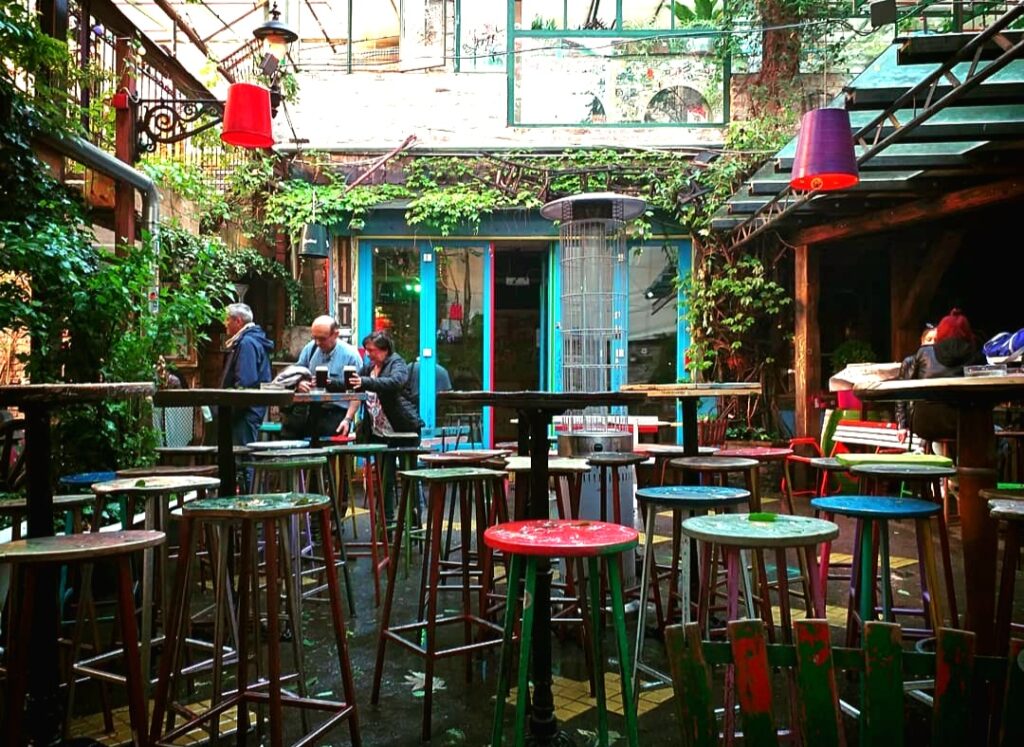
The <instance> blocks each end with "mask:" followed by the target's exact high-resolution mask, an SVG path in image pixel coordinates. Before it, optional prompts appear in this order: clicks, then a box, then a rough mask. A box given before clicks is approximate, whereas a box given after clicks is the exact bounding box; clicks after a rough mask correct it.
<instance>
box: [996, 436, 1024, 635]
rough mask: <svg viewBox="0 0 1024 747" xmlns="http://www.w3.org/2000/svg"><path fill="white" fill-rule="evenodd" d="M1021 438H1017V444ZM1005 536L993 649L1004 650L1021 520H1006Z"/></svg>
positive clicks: (1011, 613)
mask: <svg viewBox="0 0 1024 747" xmlns="http://www.w3.org/2000/svg"><path fill="white" fill-rule="evenodd" d="M1022 442H1024V441H1022V440H1018V441H1017V443H1018V445H1019V444H1021V443H1022ZM1005 526H1006V538H1005V545H1004V547H1003V568H1002V571H1001V573H1000V581H999V600H998V602H997V606H996V643H995V648H994V650H995V651H1006V647H1007V646H1008V645H1009V643H1010V620H1011V619H1012V616H1013V587H1014V584H1015V581H1016V577H1017V567H1018V566H1019V565H1020V527H1021V522H1019V521H1010V522H1006V524H1005Z"/></svg>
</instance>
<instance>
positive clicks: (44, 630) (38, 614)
mask: <svg viewBox="0 0 1024 747" xmlns="http://www.w3.org/2000/svg"><path fill="white" fill-rule="evenodd" d="M155 390H156V387H155V386H154V385H153V384H152V383H150V382H124V383H114V384H29V385H25V386H0V407H17V408H18V409H19V410H21V411H22V412H23V413H24V414H25V465H26V472H27V475H26V478H27V479H26V484H27V488H28V511H27V514H28V536H29V537H47V536H51V535H53V489H52V487H51V486H50V466H51V459H52V448H51V447H52V443H51V435H50V414H51V412H52V411H53V410H57V409H61V408H64V407H70V406H73V405H87V404H93V403H96V402H105V401H110V400H123V399H131V398H133V397H147V396H149V395H151V394H152V393H153V392H154V391H155ZM58 580H59V573H58V570H57V567H56V566H52V567H51V566H46V567H41V568H39V569H38V570H37V571H36V579H35V583H36V594H35V604H34V606H33V609H32V611H31V613H30V614H31V615H32V620H33V622H32V636H31V640H29V641H15V642H13V645H16V646H25V645H27V646H29V650H30V651H31V656H32V666H31V667H29V668H28V683H27V684H28V687H27V693H28V698H27V703H26V714H25V722H26V724H27V731H28V735H29V739H30V740H31V741H32V743H33V744H39V745H49V744H54V743H57V742H59V740H60V732H61V724H62V723H63V708H62V706H61V702H60V673H59V671H58V647H57V637H58V634H59V626H58V622H57V616H58V614H59V612H58V609H57V586H58Z"/></svg>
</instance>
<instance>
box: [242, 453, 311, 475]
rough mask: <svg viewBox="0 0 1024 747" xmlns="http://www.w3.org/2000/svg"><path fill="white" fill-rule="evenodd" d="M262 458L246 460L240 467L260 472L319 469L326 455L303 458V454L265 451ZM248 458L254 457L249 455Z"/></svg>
mask: <svg viewBox="0 0 1024 747" xmlns="http://www.w3.org/2000/svg"><path fill="white" fill-rule="evenodd" d="M303 451H305V449H303ZM263 454H264V456H261V457H259V458H258V459H255V460H250V459H246V460H245V461H243V462H242V466H243V467H245V468H246V469H248V468H249V467H255V468H256V469H261V470H272V471H274V470H277V471H280V470H288V469H303V468H305V467H320V466H322V465H325V464H327V455H326V454H324V453H322V452H319V453H316V454H310V455H309V456H305V455H303V454H295V455H294V456H293V454H294V452H292V451H265V452H263ZM250 456H254V455H252V454H250Z"/></svg>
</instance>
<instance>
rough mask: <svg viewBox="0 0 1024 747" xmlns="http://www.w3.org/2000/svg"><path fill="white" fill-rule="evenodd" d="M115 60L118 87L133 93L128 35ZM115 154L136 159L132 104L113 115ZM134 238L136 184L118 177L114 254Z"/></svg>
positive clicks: (131, 160)
mask: <svg viewBox="0 0 1024 747" xmlns="http://www.w3.org/2000/svg"><path fill="white" fill-rule="evenodd" d="M114 54H115V64H116V66H117V70H118V71H119V72H120V76H121V78H120V80H119V81H118V90H119V91H127V92H128V93H129V94H134V93H135V77H134V76H133V75H132V73H131V66H130V64H129V63H130V62H131V54H132V52H131V46H130V45H129V39H128V38H127V37H121V36H119V37H118V38H117V44H116V46H115V48H114ZM114 155H116V156H117V157H118V158H119V159H120V160H122V161H124V162H125V163H127V164H129V165H130V164H133V163H134V162H135V107H133V106H129V107H128V108H127V109H118V110H117V112H116V113H115V115H114ZM134 241H135V188H134V187H132V185H131V184H128V183H127V182H123V181H120V180H119V181H118V182H117V191H116V193H115V196H114V242H115V251H116V252H117V254H123V250H122V249H121V248H120V247H122V246H125V245H129V244H132V243H133V242H134Z"/></svg>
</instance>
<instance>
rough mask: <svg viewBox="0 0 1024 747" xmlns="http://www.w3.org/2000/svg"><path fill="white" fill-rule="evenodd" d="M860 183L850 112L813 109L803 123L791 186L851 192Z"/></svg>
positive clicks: (790, 179)
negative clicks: (849, 190)
mask: <svg viewBox="0 0 1024 747" xmlns="http://www.w3.org/2000/svg"><path fill="white" fill-rule="evenodd" d="M859 181H860V175H859V173H858V171H857V154H856V152H855V151H854V148H853V135H852V133H851V131H850V113H849V112H848V111H846V109H832V108H824V109H812V110H811V111H809V112H807V113H806V114H804V116H803V117H802V118H801V120H800V134H799V135H798V136H797V141H796V158H794V159H793V171H792V174H791V175H790V178H789V185H790V186H791V187H792V188H793V189H796V190H800V191H810V190H813V191H819V190H820V191H832V190H839V189H849V188H850V187H852V186H854V185H855V184H857V183H858V182H859Z"/></svg>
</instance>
